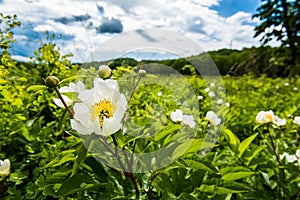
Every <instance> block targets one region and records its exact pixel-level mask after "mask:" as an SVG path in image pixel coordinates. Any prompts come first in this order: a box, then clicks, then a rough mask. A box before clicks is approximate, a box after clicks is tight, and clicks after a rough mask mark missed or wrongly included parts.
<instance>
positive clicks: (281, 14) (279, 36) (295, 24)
mask: <svg viewBox="0 0 300 200" xmlns="http://www.w3.org/2000/svg"><path fill="white" fill-rule="evenodd" d="M261 3H262V4H261V6H259V7H258V8H257V13H256V14H254V15H253V16H252V18H258V19H259V20H260V21H261V23H260V24H259V25H257V26H256V27H255V29H254V30H255V35H254V37H258V36H260V35H263V36H262V38H261V39H260V40H261V41H262V42H263V44H267V43H268V42H270V41H271V40H273V39H276V40H277V41H280V42H281V44H282V46H285V47H288V49H289V51H290V56H291V63H290V64H291V65H295V63H296V59H297V49H298V48H299V43H300V6H299V4H300V3H299V0H261Z"/></svg>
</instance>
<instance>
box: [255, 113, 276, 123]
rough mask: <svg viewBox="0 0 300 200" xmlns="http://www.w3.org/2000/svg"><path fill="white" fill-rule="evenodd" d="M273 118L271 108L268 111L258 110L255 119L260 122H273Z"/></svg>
mask: <svg viewBox="0 0 300 200" xmlns="http://www.w3.org/2000/svg"><path fill="white" fill-rule="evenodd" d="M273 120H274V113H273V111H272V110H270V111H260V112H259V113H258V114H257V115H256V121H257V122H258V123H261V124H265V123H269V122H273Z"/></svg>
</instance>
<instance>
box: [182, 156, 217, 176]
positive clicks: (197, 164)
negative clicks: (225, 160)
mask: <svg viewBox="0 0 300 200" xmlns="http://www.w3.org/2000/svg"><path fill="white" fill-rule="evenodd" d="M184 162H185V163H186V165H187V167H190V168H192V169H194V170H197V169H202V170H204V171H208V172H212V173H218V170H217V169H216V168H215V167H214V166H213V165H212V164H211V163H208V162H205V161H195V160H189V159H184Z"/></svg>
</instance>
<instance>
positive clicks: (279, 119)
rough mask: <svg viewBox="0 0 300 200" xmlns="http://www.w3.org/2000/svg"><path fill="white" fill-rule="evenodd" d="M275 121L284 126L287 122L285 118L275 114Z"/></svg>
mask: <svg viewBox="0 0 300 200" xmlns="http://www.w3.org/2000/svg"><path fill="white" fill-rule="evenodd" d="M273 123H274V124H276V125H277V126H284V125H285V124H286V120H285V119H281V118H279V117H278V116H276V115H275V116H274V119H273Z"/></svg>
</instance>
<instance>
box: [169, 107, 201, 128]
mask: <svg viewBox="0 0 300 200" xmlns="http://www.w3.org/2000/svg"><path fill="white" fill-rule="evenodd" d="M170 117H171V120H172V121H173V122H175V123H180V122H182V123H184V124H186V125H188V126H189V127H191V128H195V126H196V122H195V119H194V117H193V116H191V115H184V114H183V113H182V110H180V109H177V110H175V111H172V112H171V115H170Z"/></svg>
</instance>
